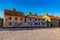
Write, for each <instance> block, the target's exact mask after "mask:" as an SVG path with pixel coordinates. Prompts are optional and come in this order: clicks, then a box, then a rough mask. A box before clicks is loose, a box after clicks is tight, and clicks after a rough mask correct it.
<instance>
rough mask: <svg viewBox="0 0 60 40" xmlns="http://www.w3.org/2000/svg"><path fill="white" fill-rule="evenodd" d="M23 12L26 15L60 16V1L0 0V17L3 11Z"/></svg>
mask: <svg viewBox="0 0 60 40" xmlns="http://www.w3.org/2000/svg"><path fill="white" fill-rule="evenodd" d="M13 8H16V10H17V11H22V12H24V14H25V15H27V14H28V13H29V12H32V14H35V13H37V14H38V15H44V14H45V13H48V14H50V15H52V14H53V15H56V16H60V0H0V17H3V14H4V9H8V10H12V9H13Z"/></svg>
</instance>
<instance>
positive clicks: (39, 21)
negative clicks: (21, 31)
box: [25, 12, 47, 27]
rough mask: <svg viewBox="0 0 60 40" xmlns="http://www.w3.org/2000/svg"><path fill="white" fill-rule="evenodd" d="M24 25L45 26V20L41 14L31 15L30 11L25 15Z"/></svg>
mask: <svg viewBox="0 0 60 40" xmlns="http://www.w3.org/2000/svg"><path fill="white" fill-rule="evenodd" d="M25 26H26V27H27V26H28V27H46V26H47V25H46V21H45V20H44V19H43V18H42V16H38V15H37V14H35V15H32V13H31V12H30V13H29V14H28V15H27V16H26V17H25Z"/></svg>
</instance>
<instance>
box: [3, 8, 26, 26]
mask: <svg viewBox="0 0 60 40" xmlns="http://www.w3.org/2000/svg"><path fill="white" fill-rule="evenodd" d="M24 22H25V16H24V14H23V12H17V11H16V10H15V9H13V10H4V20H3V27H20V26H24Z"/></svg>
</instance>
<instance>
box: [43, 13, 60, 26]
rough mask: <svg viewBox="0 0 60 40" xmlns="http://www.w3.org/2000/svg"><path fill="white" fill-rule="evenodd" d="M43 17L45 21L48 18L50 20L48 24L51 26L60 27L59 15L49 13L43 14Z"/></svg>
mask: <svg viewBox="0 0 60 40" xmlns="http://www.w3.org/2000/svg"><path fill="white" fill-rule="evenodd" d="M43 18H45V21H47V20H48V22H50V23H49V24H47V25H48V26H50V27H59V23H60V22H59V20H60V18H59V17H55V16H53V15H48V14H45V15H44V16H43Z"/></svg>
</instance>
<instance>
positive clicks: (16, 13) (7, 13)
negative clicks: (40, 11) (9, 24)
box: [4, 10, 24, 17]
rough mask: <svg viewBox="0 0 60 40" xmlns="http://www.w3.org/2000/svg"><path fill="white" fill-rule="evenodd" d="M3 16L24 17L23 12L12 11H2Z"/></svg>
mask: <svg viewBox="0 0 60 40" xmlns="http://www.w3.org/2000/svg"><path fill="white" fill-rule="evenodd" d="M4 15H8V16H21V17H24V14H23V12H17V11H12V10H4Z"/></svg>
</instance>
